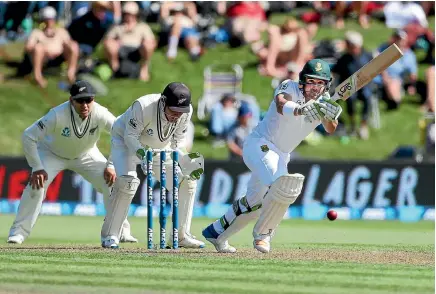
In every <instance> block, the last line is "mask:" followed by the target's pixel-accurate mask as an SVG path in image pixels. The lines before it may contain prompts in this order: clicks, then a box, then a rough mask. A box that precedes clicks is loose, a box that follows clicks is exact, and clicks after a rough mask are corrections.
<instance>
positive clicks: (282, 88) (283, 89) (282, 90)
mask: <svg viewBox="0 0 436 294" xmlns="http://www.w3.org/2000/svg"><path fill="white" fill-rule="evenodd" d="M289 86H290V80H284V81H283V82H281V83H280V85H279V86H278V87H277V88H276V89H275V90H274V98H275V97H276V96H277V95H279V94H289Z"/></svg>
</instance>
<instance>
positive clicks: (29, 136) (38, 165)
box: [22, 110, 56, 171]
mask: <svg viewBox="0 0 436 294" xmlns="http://www.w3.org/2000/svg"><path fill="white" fill-rule="evenodd" d="M55 127H56V113H55V112H54V111H53V110H50V111H49V113H47V114H46V115H45V116H44V117H42V118H41V119H39V120H38V121H36V122H35V123H33V124H32V125H31V126H30V127H28V128H27V129H26V130H25V131H24V133H23V136H22V141H23V149H24V155H25V156H26V159H27V163H28V164H29V166H30V167H31V168H32V171H37V170H41V169H44V165H43V164H42V162H41V158H40V157H39V154H38V141H39V140H41V139H42V138H43V137H44V136H46V135H48V134H52V133H53V132H54V129H55Z"/></svg>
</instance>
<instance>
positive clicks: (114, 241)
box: [101, 236, 120, 249]
mask: <svg viewBox="0 0 436 294" xmlns="http://www.w3.org/2000/svg"><path fill="white" fill-rule="evenodd" d="M118 244H119V240H118V238H117V237H115V236H109V237H107V238H104V239H103V240H102V241H101V247H103V248H110V249H118V248H120V246H119V245H118Z"/></svg>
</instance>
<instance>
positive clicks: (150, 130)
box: [102, 82, 204, 248]
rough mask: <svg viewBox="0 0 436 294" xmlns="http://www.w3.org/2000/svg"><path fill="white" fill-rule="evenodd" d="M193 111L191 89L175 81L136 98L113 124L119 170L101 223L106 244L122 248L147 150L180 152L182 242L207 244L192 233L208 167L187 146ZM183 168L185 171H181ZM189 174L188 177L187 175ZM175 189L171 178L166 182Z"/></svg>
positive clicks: (184, 244) (114, 157) (183, 244)
mask: <svg viewBox="0 0 436 294" xmlns="http://www.w3.org/2000/svg"><path fill="white" fill-rule="evenodd" d="M191 116H192V106H191V92H190V90H189V89H188V87H186V86H185V85H184V84H182V83H176V82H174V83H170V84H168V85H167V86H166V87H165V89H164V90H163V92H162V94H150V95H145V96H142V97H140V98H139V99H137V100H136V101H134V102H133V104H132V106H131V107H129V109H127V111H126V112H125V113H124V114H122V115H121V116H119V117H118V118H117V120H116V121H115V123H114V126H113V128H112V133H111V135H112V142H111V158H112V160H113V162H114V166H115V170H116V173H117V175H118V177H117V179H116V181H115V184H114V188H113V190H112V194H111V196H110V205H109V210H108V212H107V214H106V219H105V222H104V224H103V227H102V236H104V237H105V238H104V239H103V241H102V246H103V247H105V248H118V247H119V244H118V243H119V238H120V232H121V229H122V223H123V220H124V219H125V218H126V216H127V213H128V210H129V206H130V203H131V202H132V199H133V196H134V195H135V192H136V190H137V189H138V186H139V179H138V178H137V173H136V166H137V165H138V164H141V168H142V171H143V173H144V174H145V175H147V158H146V153H147V150H150V149H151V150H152V149H170V148H171V149H173V150H177V151H178V152H179V153H180V154H181V156H180V161H179V165H180V171H179V174H180V175H181V177H179V178H180V179H181V178H183V180H182V181H181V182H180V186H179V209H180V213H179V220H180V224H179V234H178V238H179V246H180V247H185V248H202V247H204V243H203V242H201V241H199V240H196V239H195V237H194V236H192V235H191V234H190V227H191V218H192V211H193V207H194V200H195V192H196V188H197V181H196V180H198V179H199V178H200V176H201V174H202V173H203V171H204V159H203V156H201V155H200V154H198V153H189V154H188V153H187V152H185V151H184V150H183V146H184V145H185V140H186V134H187V129H188V124H189V121H190V120H191ZM159 157H160V154H155V156H153V161H154V162H153V173H154V174H155V175H159V162H160V158H159ZM166 171H167V178H168V179H172V178H173V169H172V161H171V159H170V158H168V165H167V168H166ZM182 173H183V174H182ZM183 175H186V176H187V177H184V176H183ZM167 189H168V190H171V189H172V181H167Z"/></svg>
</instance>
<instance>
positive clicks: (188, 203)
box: [179, 179, 197, 240]
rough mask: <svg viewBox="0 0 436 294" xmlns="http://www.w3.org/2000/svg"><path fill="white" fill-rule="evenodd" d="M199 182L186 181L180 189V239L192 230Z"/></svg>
mask: <svg viewBox="0 0 436 294" xmlns="http://www.w3.org/2000/svg"><path fill="white" fill-rule="evenodd" d="M196 190H197V181H194V180H189V179H184V180H183V181H182V183H181V184H180V187H179V238H180V240H181V239H183V238H184V235H185V233H186V232H189V231H190V229H191V220H192V212H193V210H194V201H195V192H196Z"/></svg>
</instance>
